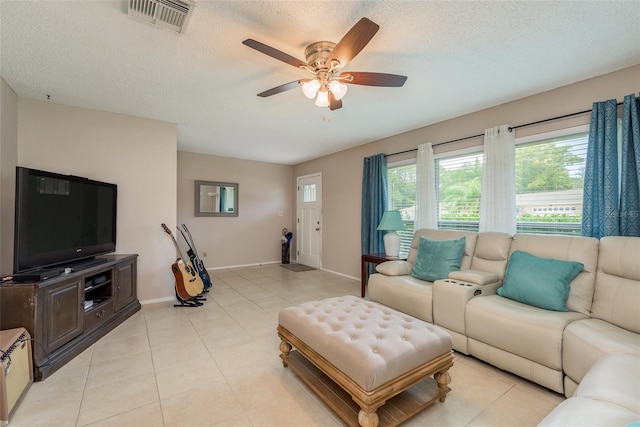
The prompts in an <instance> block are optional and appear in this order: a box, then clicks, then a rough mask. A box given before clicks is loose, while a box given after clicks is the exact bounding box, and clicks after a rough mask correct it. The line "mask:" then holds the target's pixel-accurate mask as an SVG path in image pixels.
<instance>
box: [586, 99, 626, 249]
mask: <svg viewBox="0 0 640 427" xmlns="http://www.w3.org/2000/svg"><path fill="white" fill-rule="evenodd" d="M616 112H617V102H616V100H615V99H611V100H608V101H604V102H594V103H593V109H592V111H591V123H590V127H589V143H588V146H587V161H586V164H585V171H584V191H583V206H582V234H583V235H584V236H590V237H596V238H598V239H599V238H601V237H605V236H617V235H619V234H620V228H619V211H618V199H619V197H618V130H617V114H616Z"/></svg>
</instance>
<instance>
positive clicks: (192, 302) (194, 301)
mask: <svg viewBox="0 0 640 427" xmlns="http://www.w3.org/2000/svg"><path fill="white" fill-rule="evenodd" d="M176 299H177V300H178V302H179V303H180V304H173V306H174V307H200V306H202V305H203V302H202V301H206V300H207V299H206V298H202V297H199V296H197V297H193V298H189V299H187V300H185V299H182V298H180V297H179V296H178V292H176Z"/></svg>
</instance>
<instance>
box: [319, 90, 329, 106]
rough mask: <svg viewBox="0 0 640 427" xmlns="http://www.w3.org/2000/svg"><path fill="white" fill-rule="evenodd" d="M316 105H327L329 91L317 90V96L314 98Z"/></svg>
mask: <svg viewBox="0 0 640 427" xmlns="http://www.w3.org/2000/svg"><path fill="white" fill-rule="evenodd" d="M316 105H317V106H318V107H328V106H329V92H328V91H327V90H320V91H318V96H317V98H316Z"/></svg>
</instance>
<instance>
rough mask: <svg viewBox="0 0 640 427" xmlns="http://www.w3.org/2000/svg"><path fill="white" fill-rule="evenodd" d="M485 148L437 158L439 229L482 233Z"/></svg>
mask: <svg viewBox="0 0 640 427" xmlns="http://www.w3.org/2000/svg"><path fill="white" fill-rule="evenodd" d="M481 149H482V148H475V149H474V150H473V152H471V153H465V154H457V155H453V156H451V155H449V156H448V157H439V158H436V160H435V162H436V180H437V192H436V197H437V199H438V228H440V229H445V230H468V231H478V227H479V223H480V222H479V221H480V187H481V185H482V158H483V155H482V152H481V151H478V150H481Z"/></svg>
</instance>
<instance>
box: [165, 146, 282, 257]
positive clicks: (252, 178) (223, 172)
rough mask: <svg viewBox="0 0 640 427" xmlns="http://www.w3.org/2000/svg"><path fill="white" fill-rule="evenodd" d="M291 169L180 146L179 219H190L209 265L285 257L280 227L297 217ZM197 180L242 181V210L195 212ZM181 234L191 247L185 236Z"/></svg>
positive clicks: (189, 225)
mask: <svg viewBox="0 0 640 427" xmlns="http://www.w3.org/2000/svg"><path fill="white" fill-rule="evenodd" d="M292 170H293V167H292V166H288V165H278V164H274V163H265V162H255V161H250V160H239V159H233V158H228V157H218V156H210V155H205V154H194V153H187V152H178V203H177V205H178V224H183V223H184V224H186V225H187V227H188V228H189V230H190V231H191V234H192V235H193V239H194V240H195V244H196V249H197V250H198V253H199V255H200V256H202V257H203V262H204V264H205V266H206V267H207V268H208V269H214V268H219V267H231V266H239V265H253V264H261V263H271V262H280V260H281V254H282V252H281V249H282V246H281V240H280V239H281V234H282V233H281V231H282V228H284V227H286V228H289V229H291V226H292V225H293V224H292V218H294V215H293V214H292V207H291V206H292V202H291V194H292V192H293V189H292V187H293V185H294V184H292V176H293V175H292ZM196 180H198V181H219V182H235V183H238V184H239V188H238V194H239V205H238V216H237V217H225V218H219V217H195V216H194V210H195V209H194V205H195V181H196ZM280 214H282V216H280ZM179 240H180V242H181V243H180V245H181V247H183V248H185V249H186V245H185V244H184V240H183V239H182V236H180V239H179ZM205 252H206V253H207V256H206V257H204V253H205Z"/></svg>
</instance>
